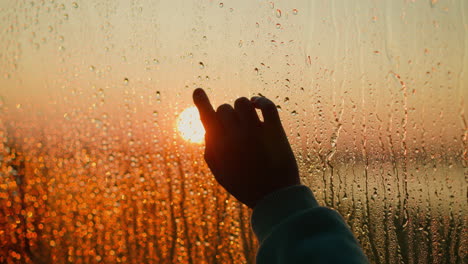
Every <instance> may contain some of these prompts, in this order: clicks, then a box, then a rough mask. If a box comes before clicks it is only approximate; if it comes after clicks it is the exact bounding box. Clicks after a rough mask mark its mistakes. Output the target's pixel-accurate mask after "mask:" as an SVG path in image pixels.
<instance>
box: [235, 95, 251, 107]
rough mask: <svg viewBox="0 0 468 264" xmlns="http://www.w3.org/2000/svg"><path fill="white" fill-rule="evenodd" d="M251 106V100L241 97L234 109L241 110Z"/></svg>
mask: <svg viewBox="0 0 468 264" xmlns="http://www.w3.org/2000/svg"><path fill="white" fill-rule="evenodd" d="M249 104H250V100H249V99H247V98H245V97H241V98H238V99H237V100H236V101H235V102H234V107H235V108H236V109H240V108H246V107H248V106H249Z"/></svg>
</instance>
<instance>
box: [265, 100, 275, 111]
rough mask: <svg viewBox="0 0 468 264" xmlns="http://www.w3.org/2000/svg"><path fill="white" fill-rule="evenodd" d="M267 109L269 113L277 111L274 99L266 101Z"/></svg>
mask: <svg viewBox="0 0 468 264" xmlns="http://www.w3.org/2000/svg"><path fill="white" fill-rule="evenodd" d="M265 110H266V111H268V112H269V113H275V112H276V111H277V110H276V105H275V104H274V103H273V102H272V101H270V100H268V101H266V102H265Z"/></svg>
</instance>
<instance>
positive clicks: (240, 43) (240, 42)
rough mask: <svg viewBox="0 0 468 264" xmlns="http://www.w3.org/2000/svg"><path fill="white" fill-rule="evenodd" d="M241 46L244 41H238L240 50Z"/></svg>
mask: <svg viewBox="0 0 468 264" xmlns="http://www.w3.org/2000/svg"><path fill="white" fill-rule="evenodd" d="M243 45H244V41H242V40H239V48H242V46H243Z"/></svg>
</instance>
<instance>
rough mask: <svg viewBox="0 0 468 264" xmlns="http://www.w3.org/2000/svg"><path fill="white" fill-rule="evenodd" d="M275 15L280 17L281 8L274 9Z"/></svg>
mask: <svg viewBox="0 0 468 264" xmlns="http://www.w3.org/2000/svg"><path fill="white" fill-rule="evenodd" d="M276 17H277V18H280V17H281V10H279V9H276Z"/></svg>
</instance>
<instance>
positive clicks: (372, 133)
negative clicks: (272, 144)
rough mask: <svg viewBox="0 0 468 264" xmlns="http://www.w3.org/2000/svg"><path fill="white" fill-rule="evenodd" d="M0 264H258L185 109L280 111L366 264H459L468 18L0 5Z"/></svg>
mask: <svg viewBox="0 0 468 264" xmlns="http://www.w3.org/2000/svg"><path fill="white" fill-rule="evenodd" d="M0 17H1V20H0V21H1V22H0V25H1V26H0V30H1V32H2V33H1V34H0V57H1V58H0V212H1V213H0V262H2V263H253V262H254V258H255V251H256V247H257V241H256V239H255V237H254V235H253V233H252V231H251V228H250V223H249V221H250V210H249V209H248V208H247V207H245V206H243V205H241V204H240V203H238V202H237V201H236V200H235V199H234V198H233V197H231V196H229V195H228V194H227V193H226V192H225V191H224V190H223V189H222V188H221V187H219V186H218V184H217V183H216V182H215V180H214V179H213V177H212V175H211V173H210V171H209V169H208V168H207V166H206V164H205V162H204V161H203V148H204V145H203V144H204V143H203V133H204V132H203V129H202V128H201V125H200V123H199V121H197V117H198V113H197V111H196V109H194V108H192V107H193V103H192V101H191V93H192V91H193V90H194V89H195V88H197V87H202V88H204V89H205V90H206V91H207V93H209V95H210V97H211V98H212V101H213V103H214V104H216V105H219V104H221V103H224V102H229V103H232V102H233V101H234V100H235V99H236V98H237V97H239V96H254V95H264V96H267V97H269V98H271V99H272V100H274V101H275V103H276V104H277V108H278V109H279V111H280V115H281V118H282V120H283V122H284V125H285V128H286V132H287V134H288V137H289V139H290V141H291V143H292V145H293V149H294V152H295V155H296V158H297V160H298V162H299V166H300V173H301V179H302V182H303V183H304V184H306V185H308V186H309V187H311V189H312V190H313V191H314V193H315V195H316V197H317V199H318V200H319V202H320V203H321V204H322V205H326V206H330V207H332V208H334V209H336V210H338V211H339V212H340V213H341V214H342V215H343V216H344V218H345V219H346V221H347V223H348V224H349V226H350V227H351V229H352V231H353V232H354V234H355V235H356V237H357V238H358V240H359V241H360V243H361V245H362V246H363V248H364V251H365V253H366V254H367V256H368V257H369V259H370V260H371V262H373V263H462V262H463V261H464V260H466V252H467V245H468V244H467V243H466V242H467V236H466V228H467V226H466V221H467V218H466V215H467V208H468V207H467V200H466V197H467V182H466V165H467V164H466V161H467V145H466V143H467V120H466V113H465V112H466V101H465V100H466V95H467V87H468V74H467V67H468V56H467V52H468V35H467V30H468V27H467V25H468V2H466V1H464V0H452V1H445V0H412V1H373V0H364V1H345V0H334V1H322V0H317V1H307V0H295V1H286V0H285V1H246V0H242V1H213V0H204V1H183V0H173V1H159V0H157V1H149V0H132V1H123V0H120V1H109V0H96V1H63V0H37V1H16V0H4V1H1V2H0Z"/></svg>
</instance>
